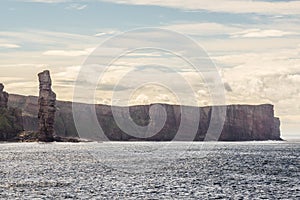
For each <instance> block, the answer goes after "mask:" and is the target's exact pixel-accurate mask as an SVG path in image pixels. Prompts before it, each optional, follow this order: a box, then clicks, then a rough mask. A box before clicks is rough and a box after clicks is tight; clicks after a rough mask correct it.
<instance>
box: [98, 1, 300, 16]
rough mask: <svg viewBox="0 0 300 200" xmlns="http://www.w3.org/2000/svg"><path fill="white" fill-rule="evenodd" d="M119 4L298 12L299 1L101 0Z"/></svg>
mask: <svg viewBox="0 0 300 200" xmlns="http://www.w3.org/2000/svg"><path fill="white" fill-rule="evenodd" d="M101 1H108V2H113V3H119V4H133V5H154V6H164V7H172V8H177V9H186V10H207V11H212V12H227V13H262V14H282V15H286V14H295V15H297V14H299V13H300V1H286V2H284V1H278V2H270V1H245V0H210V1H199V0H185V1H178V0H168V1H164V0H101Z"/></svg>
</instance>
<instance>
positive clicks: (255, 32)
mask: <svg viewBox="0 0 300 200" xmlns="http://www.w3.org/2000/svg"><path fill="white" fill-rule="evenodd" d="M288 35H298V33H294V32H288V31H281V30H261V29H247V30H244V31H240V32H236V33H232V34H231V37H232V38H265V37H283V36H288Z"/></svg>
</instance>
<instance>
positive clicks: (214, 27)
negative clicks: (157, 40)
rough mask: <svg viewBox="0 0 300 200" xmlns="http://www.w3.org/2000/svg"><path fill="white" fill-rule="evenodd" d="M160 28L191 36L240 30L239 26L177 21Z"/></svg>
mask: <svg viewBox="0 0 300 200" xmlns="http://www.w3.org/2000/svg"><path fill="white" fill-rule="evenodd" d="M162 28H166V29H170V30H173V31H178V32H180V33H184V34H188V35H193V36H195V35H196V36H215V35H223V34H228V33H232V32H237V31H240V30H241V28H240V27H235V26H232V25H231V26H230V25H224V24H219V23H212V22H210V23H209V22H205V23H203V22H201V23H196V22H195V23H177V24H172V25H167V26H163V27H162Z"/></svg>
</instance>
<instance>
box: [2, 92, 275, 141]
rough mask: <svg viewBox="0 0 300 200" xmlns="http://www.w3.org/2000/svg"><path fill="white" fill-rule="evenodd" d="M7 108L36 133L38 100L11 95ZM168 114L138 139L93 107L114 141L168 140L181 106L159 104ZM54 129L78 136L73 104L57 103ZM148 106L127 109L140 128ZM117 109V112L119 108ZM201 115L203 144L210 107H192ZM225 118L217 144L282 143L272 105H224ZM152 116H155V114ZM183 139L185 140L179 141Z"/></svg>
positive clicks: (199, 133)
mask: <svg viewBox="0 0 300 200" xmlns="http://www.w3.org/2000/svg"><path fill="white" fill-rule="evenodd" d="M8 104H9V106H12V107H19V108H22V109H23V121H24V129H25V130H28V131H37V130H38V127H39V126H38V124H39V123H38V118H37V117H36V116H37V115H38V112H39V110H38V108H39V106H38V105H39V104H38V98H37V97H33V96H29V97H26V96H21V95H10V96H9V101H8ZM161 106H163V107H164V108H165V110H166V112H167V120H166V123H165V125H164V127H163V128H162V129H161V131H159V132H158V133H157V134H156V135H154V136H152V137H149V138H145V139H140V138H136V137H133V136H131V135H128V134H126V133H124V132H123V131H122V130H121V129H120V128H119V127H118V126H117V124H116V122H115V120H114V117H113V114H112V107H111V106H108V105H95V108H96V113H97V117H98V121H99V124H100V125H101V127H102V129H103V131H104V133H105V135H106V136H107V138H108V139H109V140H113V141H132V140H134V141H136V140H146V141H170V140H172V139H173V138H174V137H175V135H176V133H177V130H178V127H179V125H180V116H181V115H180V106H178V105H168V104H161ZM56 108H57V111H56V113H55V121H54V130H55V132H56V134H57V135H58V136H61V137H78V133H77V130H76V128H75V124H74V120H73V114H72V102H65V101H56ZM149 108H150V105H141V106H131V107H130V108H129V110H130V114H131V117H132V119H133V120H134V121H135V123H137V124H139V125H141V126H143V125H147V124H148V123H149ZM116 109H119V108H118V107H117V108H116ZM195 109H198V110H199V112H200V121H199V124H198V131H197V134H196V136H195V138H194V140H195V141H203V140H204V138H205V136H206V133H207V129H208V126H209V122H210V118H211V112H212V107H210V106H207V107H200V108H195ZM226 112H227V114H226V119H225V124H224V127H223V130H222V133H221V135H220V137H219V140H220V141H252V140H259V141H262V140H281V138H280V120H279V119H278V118H276V117H274V106H273V105H271V104H263V105H228V106H226ZM154 115H155V113H154ZM187 118H188V119H187V120H191V121H193V119H194V116H191V115H190V116H187ZM87 139H88V138H87ZM178 140H184V138H178Z"/></svg>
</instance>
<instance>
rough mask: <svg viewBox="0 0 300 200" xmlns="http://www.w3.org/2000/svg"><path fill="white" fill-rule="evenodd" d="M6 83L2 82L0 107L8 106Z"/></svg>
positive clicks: (0, 84) (0, 85)
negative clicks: (5, 90)
mask: <svg viewBox="0 0 300 200" xmlns="http://www.w3.org/2000/svg"><path fill="white" fill-rule="evenodd" d="M3 89H4V85H3V84H2V83H0V108H7V102H8V93H6V92H4V91H3Z"/></svg>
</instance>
